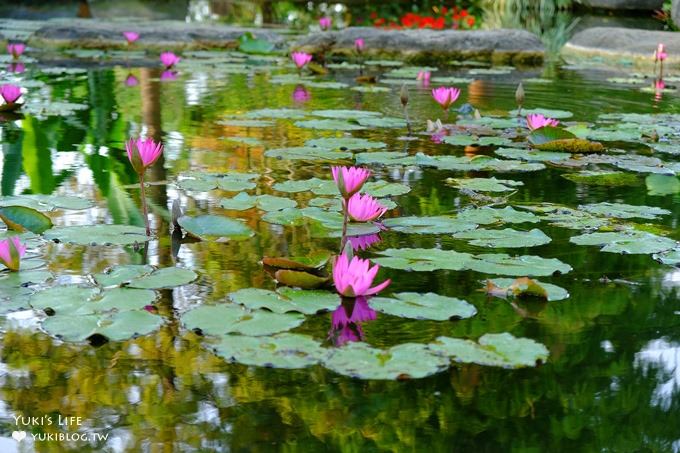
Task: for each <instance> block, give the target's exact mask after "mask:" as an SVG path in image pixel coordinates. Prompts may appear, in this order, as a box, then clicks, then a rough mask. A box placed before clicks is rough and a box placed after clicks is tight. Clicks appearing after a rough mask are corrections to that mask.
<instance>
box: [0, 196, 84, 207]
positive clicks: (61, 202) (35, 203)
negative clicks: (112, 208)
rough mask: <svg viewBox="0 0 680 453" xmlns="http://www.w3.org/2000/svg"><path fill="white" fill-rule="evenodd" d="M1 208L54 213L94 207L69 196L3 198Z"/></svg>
mask: <svg viewBox="0 0 680 453" xmlns="http://www.w3.org/2000/svg"><path fill="white" fill-rule="evenodd" d="M0 206H2V207H4V206H25V207H27V208H33V209H36V210H38V211H53V210H55V209H72V210H80V209H87V208H91V207H92V206H94V203H93V202H92V201H91V200H88V199H86V198H81V197H72V196H68V195H42V194H40V195H15V196H10V197H2V199H0Z"/></svg>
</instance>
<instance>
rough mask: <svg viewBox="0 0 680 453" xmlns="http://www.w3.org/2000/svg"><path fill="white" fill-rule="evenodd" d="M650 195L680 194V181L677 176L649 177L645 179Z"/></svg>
mask: <svg viewBox="0 0 680 453" xmlns="http://www.w3.org/2000/svg"><path fill="white" fill-rule="evenodd" d="M645 184H646V185H647V193H649V195H672V194H676V193H680V179H678V178H677V177H675V176H665V175H649V176H647V177H646V178H645Z"/></svg>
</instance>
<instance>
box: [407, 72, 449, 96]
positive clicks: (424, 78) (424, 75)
mask: <svg viewBox="0 0 680 453" xmlns="http://www.w3.org/2000/svg"><path fill="white" fill-rule="evenodd" d="M430 76H431V73H430V71H418V75H417V76H416V80H417V81H419V82H420V83H421V84H422V85H423V86H425V87H426V86H428V85H429V84H430ZM456 97H457V96H456Z"/></svg>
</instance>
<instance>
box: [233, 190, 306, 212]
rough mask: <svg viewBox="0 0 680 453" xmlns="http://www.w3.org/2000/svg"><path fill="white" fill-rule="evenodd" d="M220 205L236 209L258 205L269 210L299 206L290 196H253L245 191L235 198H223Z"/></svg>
mask: <svg viewBox="0 0 680 453" xmlns="http://www.w3.org/2000/svg"><path fill="white" fill-rule="evenodd" d="M220 206H221V207H223V208H224V209H232V210H236V211H244V210H246V209H250V208H253V207H255V206H257V207H258V209H261V210H263V211H267V212H269V211H280V210H282V209H286V208H294V207H296V206H297V202H296V201H295V200H291V199H290V198H284V197H275V196H273V195H258V196H251V195H248V194H247V193H245V192H241V193H239V194H238V195H236V196H235V197H233V198H224V199H222V201H221V202H220Z"/></svg>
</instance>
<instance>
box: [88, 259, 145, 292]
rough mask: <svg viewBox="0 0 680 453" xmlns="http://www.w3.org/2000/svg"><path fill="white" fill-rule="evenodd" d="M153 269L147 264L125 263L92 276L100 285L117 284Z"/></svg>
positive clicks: (126, 281)
mask: <svg viewBox="0 0 680 453" xmlns="http://www.w3.org/2000/svg"><path fill="white" fill-rule="evenodd" d="M153 271H154V268H153V266H149V265H147V264H125V265H120V266H114V267H112V268H111V269H109V270H108V271H106V272H102V273H99V274H94V276H93V277H94V279H95V281H96V282H97V284H98V285H100V286H104V287H107V286H119V285H122V284H123V283H128V282H130V281H131V280H133V279H135V278H137V277H141V276H142V275H146V274H150V273H151V272H153Z"/></svg>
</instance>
